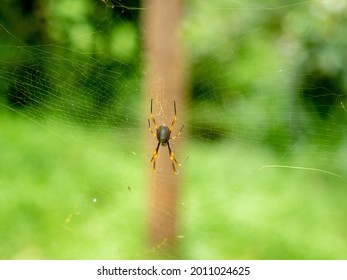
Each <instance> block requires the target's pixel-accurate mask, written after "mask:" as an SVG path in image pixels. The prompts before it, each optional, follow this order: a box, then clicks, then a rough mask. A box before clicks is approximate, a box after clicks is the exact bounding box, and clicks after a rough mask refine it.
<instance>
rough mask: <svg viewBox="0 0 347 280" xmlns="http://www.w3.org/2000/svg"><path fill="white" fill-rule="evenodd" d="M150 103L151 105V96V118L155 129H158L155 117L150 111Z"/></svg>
mask: <svg viewBox="0 0 347 280" xmlns="http://www.w3.org/2000/svg"><path fill="white" fill-rule="evenodd" d="M152 105H153V98H152V99H151V119H152V122H153V124H154V128H155V129H156V130H158V126H157V123H156V122H155V119H154V116H153V112H152V108H153V107H152Z"/></svg>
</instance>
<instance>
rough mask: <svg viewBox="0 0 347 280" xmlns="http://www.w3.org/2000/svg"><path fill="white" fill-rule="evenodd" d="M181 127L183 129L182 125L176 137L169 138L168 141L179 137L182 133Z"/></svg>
mask: <svg viewBox="0 0 347 280" xmlns="http://www.w3.org/2000/svg"><path fill="white" fill-rule="evenodd" d="M183 127H184V125H182V128H181V130H180V132H178V133H177V135H176V136H174V137H170V140H173V139H175V138H176V137H178V136H180V135H181V133H182V130H183Z"/></svg>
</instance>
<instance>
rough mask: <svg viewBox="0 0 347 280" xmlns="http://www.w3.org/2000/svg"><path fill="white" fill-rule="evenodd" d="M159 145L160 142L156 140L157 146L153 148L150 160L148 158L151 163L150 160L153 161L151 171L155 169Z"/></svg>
mask: <svg viewBox="0 0 347 280" xmlns="http://www.w3.org/2000/svg"><path fill="white" fill-rule="evenodd" d="M159 147H160V142H158V146H157V148H156V149H155V150H154V152H153V156H152V158H151V160H150V162H151V163H152V161H153V172H155V171H156V170H155V164H156V162H157V158H158V151H159Z"/></svg>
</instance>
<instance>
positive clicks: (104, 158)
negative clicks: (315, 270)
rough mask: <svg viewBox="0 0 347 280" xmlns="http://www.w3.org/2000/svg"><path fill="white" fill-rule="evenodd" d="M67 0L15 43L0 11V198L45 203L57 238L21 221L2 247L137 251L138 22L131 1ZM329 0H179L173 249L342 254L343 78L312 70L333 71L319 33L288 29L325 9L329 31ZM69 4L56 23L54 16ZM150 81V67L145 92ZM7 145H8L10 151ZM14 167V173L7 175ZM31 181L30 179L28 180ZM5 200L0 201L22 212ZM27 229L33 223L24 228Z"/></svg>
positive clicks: (140, 139) (338, 7) (140, 174)
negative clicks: (43, 26) (0, 172)
mask: <svg viewBox="0 0 347 280" xmlns="http://www.w3.org/2000/svg"><path fill="white" fill-rule="evenodd" d="M68 2H70V1H59V4H58V3H53V2H52V3H51V2H49V5H48V9H47V11H46V12H47V16H50V17H51V18H52V20H51V22H50V27H49V34H50V35H51V37H52V38H51V40H52V42H46V43H43V44H35V43H34V44H30V43H27V42H25V38H21V33H20V32H15V31H13V30H12V29H11V26H10V25H9V26H6V25H5V24H2V25H1V27H0V28H1V32H0V34H1V45H0V49H1V53H2V54H3V55H2V58H1V64H0V81H1V83H0V87H1V93H2V94H1V97H0V98H1V99H0V101H1V103H0V105H1V108H2V109H1V111H3V112H2V114H1V115H2V120H3V121H2V123H4V127H5V129H4V135H6V137H4V139H6V140H4V143H2V145H1V146H2V149H3V154H4V157H3V161H2V162H1V163H2V164H3V167H4V168H5V165H7V162H9V164H8V166H6V170H7V172H8V174H12V175H11V176H10V175H8V177H7V176H5V175H4V176H3V179H2V183H1V187H2V188H5V187H6V186H7V184H9V182H12V183H11V185H12V189H15V190H16V191H15V192H11V191H10V190H6V198H7V199H6V201H3V204H4V205H5V206H6V209H7V210H8V211H12V210H11V209H12V207H13V205H17V208H24V209H26V208H28V207H29V208H30V209H34V210H30V211H31V212H32V213H31V215H32V216H33V217H36V215H38V214H37V213H35V211H37V212H42V211H44V212H49V211H51V212H52V213H58V214H55V217H54V218H55V219H54V221H55V222H56V223H57V224H58V227H60V228H61V232H60V233H61V235H62V237H61V238H60V239H59V242H60V244H63V245H64V246H65V247H68V248H71V252H70V253H65V252H62V251H59V250H57V251H55V250H54V246H52V245H47V243H49V237H47V238H46V239H45V238H44V237H41V239H40V236H38V237H37V238H35V237H32V239H31V240H30V242H29V241H28V242H26V243H25V242H24V243H25V245H23V246H22V247H21V245H19V244H18V243H17V242H16V241H15V240H13V239H11V238H9V236H6V235H4V236H3V238H2V239H4V238H5V239H9V240H10V242H9V245H8V246H11V245H13V246H14V247H15V250H14V252H15V253H12V254H9V253H8V252H9V250H8V248H7V249H6V246H5V245H3V247H2V250H3V251H4V254H3V255H4V256H5V258H16V257H18V258H20V257H22V258H27V257H28V258H103V259H105V258H143V257H144V256H146V249H144V248H142V246H143V244H142V243H141V240H142V239H141V238H140V236H142V235H143V234H144V233H143V230H144V225H143V223H144V222H143V220H144V219H143V214H141V213H142V212H143V211H145V210H144V209H145V208H146V205H144V204H145V203H144V202H143V197H146V188H145V185H146V183H147V181H146V180H147V179H144V178H147V175H146V174H147V173H148V172H151V166H150V164H149V163H148V159H149V158H150V156H149V155H151V154H152V148H150V150H148V147H147V146H146V145H145V144H144V141H145V135H146V134H147V133H148V127H147V119H148V117H149V109H150V98H147V97H143V96H142V94H141V92H142V83H143V81H142V80H143V77H144V76H145V75H146V73H144V72H143V70H142V54H141V52H140V49H139V42H141V40H142V37H141V35H140V34H141V33H140V32H139V29H138V28H139V26H138V25H136V24H133V22H132V20H133V21H134V18H136V17H137V14H138V13H139V12H141V9H142V8H136V7H137V6H136V4H134V5H132V4H125V3H122V2H120V1H119V2H117V3H116V2H110V1H105V3H106V4H107V5H104V3H102V2H101V1H100V2H98V1H95V2H92V1H84V0H80V1H75V2H76V3H75V4H74V5H76V7H70V6H69V5H71V4H68ZM68 11H71V12H68ZM73 11H74V12H73ZM76 11H78V12H76ZM90 11H93V13H94V14H96V15H97V16H96V18H97V20H96V19H95V18H94V19H93V20H94V21H95V22H94V25H93V26H90V24H78V23H79V22H84V21H87V18H88V16H89V17H90V16H91V12H90ZM343 11H346V6H345V4H344V3H343V1H330V2H329V3H328V2H327V1H306V2H297V3H291V2H288V3H284V4H282V3H279V2H276V1H267V2H266V3H263V4H258V3H256V1H247V2H244V1H242V2H239V1H224V0H220V1H214V2H213V3H212V2H211V1H209V2H206V1H189V2H188V3H187V6H186V12H185V13H186V14H185V18H184V22H183V29H182V37H183V38H184V42H185V48H186V52H187V60H188V64H189V67H190V70H191V71H190V72H191V74H190V77H189V78H190V81H191V96H189V97H186V99H185V100H183V102H182V104H180V103H177V114H178V120H177V125H176V126H177V127H176V128H175V129H176V130H177V129H178V130H179V129H180V127H181V126H182V125H183V123H182V120H184V121H185V123H184V125H185V128H184V130H183V131H182V134H181V136H180V140H181V141H182V143H183V145H182V147H183V149H182V150H177V151H176V150H175V154H177V158H178V159H179V160H180V159H182V160H183V159H184V158H185V157H187V156H189V160H188V161H187V162H186V163H185V164H184V165H183V166H182V168H181V172H180V174H179V176H181V178H182V183H183V186H182V199H181V201H180V213H181V216H182V223H181V229H180V230H181V233H182V234H180V235H179V238H180V239H181V240H182V244H181V247H180V249H181V252H182V253H181V254H182V257H183V258H193V259H194V258H207V259H208V258H252V259H255V258H272V259H274V258H345V257H346V255H345V252H347V250H346V248H347V242H346V240H345V238H344V235H345V230H346V228H345V226H343V224H344V222H343V221H344V220H345V218H346V217H345V213H346V210H347V209H346V206H345V203H344V201H343V197H345V195H346V191H347V189H346V186H347V183H346V182H347V175H346V166H347V165H346V160H345V156H344V155H345V151H346V114H347V112H346V107H345V106H347V105H346V104H347V103H346V97H345V88H344V87H342V86H341V87H338V86H336V85H335V84H334V83H332V84H331V83H329V81H330V80H328V79H325V77H327V76H328V77H329V75H328V74H327V75H324V74H325V73H338V71H339V69H340V67H341V63H342V62H341V61H340V60H342V58H340V57H337V58H336V57H334V56H331V53H332V52H329V50H328V49H327V48H326V49H324V50H323V53H319V52H318V55H315V53H314V52H312V53H311V52H310V48H309V47H308V46H307V45H304V44H303V43H302V38H303V37H305V35H306V32H308V34H311V33H312V34H316V33H315V32H316V29H319V28H318V27H317V26H321V25H322V24H325V23H329V24H330V26H331V28H332V29H334V28H336V29H337V31H336V32H335V33H334V32H333V34H331V33H329V30H328V29H324V30H323V31H322V33H323V35H321V36H322V37H323V38H328V39H334V38H335V37H338V35H339V33H338V31H340V33H341V32H342V31H341V30H340V29H341V28H342V27H341V23H342V22H343V20H345V19H344V18H343ZM77 16H78V17H77ZM129 18H130V20H129ZM72 19H73V20H72ZM206 19H208V20H206ZM305 19H306V20H305ZM71 20H72V24H71V30H70V32H68V33H66V31H64V28H62V27H65V26H67V24H70V21H71ZM135 21H136V20H135ZM60 25H61V26H62V27H59V26H60ZM14 30H15V28H14ZM310 32H311V33H310ZM324 32H326V34H325V33H324ZM330 32H331V31H330ZM318 34H319V33H318ZM329 36H330V37H329ZM264 38H266V39H264ZM314 39H316V40H318V39H319V37H318V39H317V37H314V36H313V39H312V40H314ZM336 41H338V39H336ZM255 42H257V43H255ZM308 43H312V42H308ZM334 44H336V45H338V46H340V45H341V43H339V42H335V41H331V45H332V46H331V47H334V46H335V45H334ZM343 44H345V43H343ZM317 57H318V58H317ZM310 59H313V60H314V61H315V63H316V64H317V65H318V66H317V65H315V63H308V62H309V61H310ZM342 65H343V63H342ZM315 67H316V68H315ZM315 69H319V70H320V71H316V70H315ZM335 76H338V74H336V75H335ZM335 76H334V77H335ZM342 84H343V83H342ZM164 88H165V82H164V81H158V86H157V87H156V88H153V97H154V98H157V97H160V96H161V94H162V93H163V89H164ZM158 99H160V98H158ZM163 102H167V101H165V100H163ZM184 104H186V106H184ZM155 105H156V106H154V108H153V112H154V114H155V117H156V120H157V118H158V119H159V120H160V119H161V120H162V121H163V120H165V121H167V120H168V121H167V122H170V120H171V118H172V112H163V111H162V110H160V104H155ZM181 108H185V112H182V111H181V110H180V109H181ZM180 114H182V117H181V119H180ZM183 115H184V116H185V117H184V118H183ZM157 122H159V121H158V120H157ZM15 131H17V132H18V134H17V136H15V134H16V133H15ZM11 139H15V140H14V141H13V143H11ZM18 139H25V141H24V140H21V141H20V140H18ZM47 142H51V143H52V144H51V146H50V145H49V144H47ZM174 145H175V144H174V143H173V145H172V148H173V149H174V147H175V146H174ZM18 147H22V148H23V150H22V151H21V150H19V151H18V152H17V153H16V152H15V149H18ZM154 148H155V147H153V149H154ZM30 150H33V151H36V153H35V152H31V151H30ZM5 151H8V152H6V153H5ZM18 154H19V155H21V157H19V158H25V157H28V158H30V157H31V156H32V157H33V160H32V162H31V161H30V160H29V159H28V160H24V159H21V160H19V159H17V157H15V155H18ZM55 161H57V162H58V164H62V165H63V166H60V167H59V168H57V165H55V163H54V162H55ZM10 162H13V164H10ZM45 166H47V168H46V167H45ZM35 168H38V169H39V171H38V169H35ZM40 170H41V171H40ZM17 172H19V173H21V174H22V175H21V176H17V178H18V179H17V180H15V181H11V178H12V179H13V176H15V175H14V174H16V173H17ZM44 172H47V174H48V175H47V176H44V175H43V174H42V173H44ZM23 174H24V175H23ZM31 174H34V175H32V176H31ZM40 176H42V178H41V179H40ZM46 177H50V178H51V179H47V178H46ZM40 180H41V181H40ZM26 182H29V183H26ZM52 182H54V183H52ZM26 184H28V186H29V188H26V187H25V186H26ZM38 190H40V191H43V192H44V193H45V195H43V194H42V193H41V194H40V196H39V197H37V196H33V195H30V192H33V193H34V194H37V193H38ZM19 194H21V195H20V196H25V195H27V197H29V199H28V198H27V201H26V200H25V199H24V198H20V197H19ZM56 197H58V198H59V200H60V201H62V203H61V205H57V204H55V203H56V200H54V198H56ZM42 200H45V202H42ZM28 201H29V202H28ZM46 203H47V204H46ZM18 205H19V206H20V207H19V206H18ZM17 208H13V209H14V210H13V213H12V212H11V213H12V216H11V215H9V216H10V217H11V219H13V220H18V221H21V220H19V219H20V217H21V216H20V215H19V214H18V213H22V212H20V210H18V209H17ZM23 215H24V214H23ZM39 217H41V216H39ZM25 218H26V216H25V215H24V216H23V217H22V219H25ZM1 219H2V220H5V221H8V219H6V218H5V217H1ZM41 223H44V222H43V221H41ZM39 225H40V223H39ZM323 225H324V226H323ZM322 227H324V229H322ZM53 228H56V227H53ZM115 228H117V229H122V231H121V232H118V231H116V232H115V230H114V229H115ZM16 230H17V231H18V234H19V235H20V233H22V234H24V233H25V230H23V229H21V228H17V229H16ZM49 230H50V228H48V229H47V231H49ZM29 232H30V233H31V234H32V235H33V236H35V233H36V231H35V229H32V230H29ZM110 232H111V233H112V234H110ZM71 234H73V236H75V237H74V238H75V239H74V238H71V236H72V235H71ZM48 236H50V237H51V238H52V237H54V236H55V235H54V234H51V235H48ZM76 236H77V239H79V240H82V242H80V245H76V244H74V242H75V241H76ZM269 236H273V238H272V239H271V238H269ZM115 239H116V240H117V241H115ZM270 239H271V240H270ZM21 240H22V239H21ZM101 240H102V242H101ZM92 243H93V244H92ZM97 243H99V245H95V244H97ZM130 244H131V245H130ZM322 244H323V245H322ZM64 246H63V247H64ZM110 246H112V247H113V248H115V249H114V250H107V248H109V247H110ZM85 248H89V249H90V250H89V251H90V252H92V253H87V252H86V249H85ZM279 248H280V249H279Z"/></svg>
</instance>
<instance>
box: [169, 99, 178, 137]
mask: <svg viewBox="0 0 347 280" xmlns="http://www.w3.org/2000/svg"><path fill="white" fill-rule="evenodd" d="M174 111H175V115H174V118H173V120H172V123H171V125H170V132H171V130H172V128H173V126H174V125H175V123H176V120H177V116H176V115H177V114H176V101H174Z"/></svg>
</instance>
